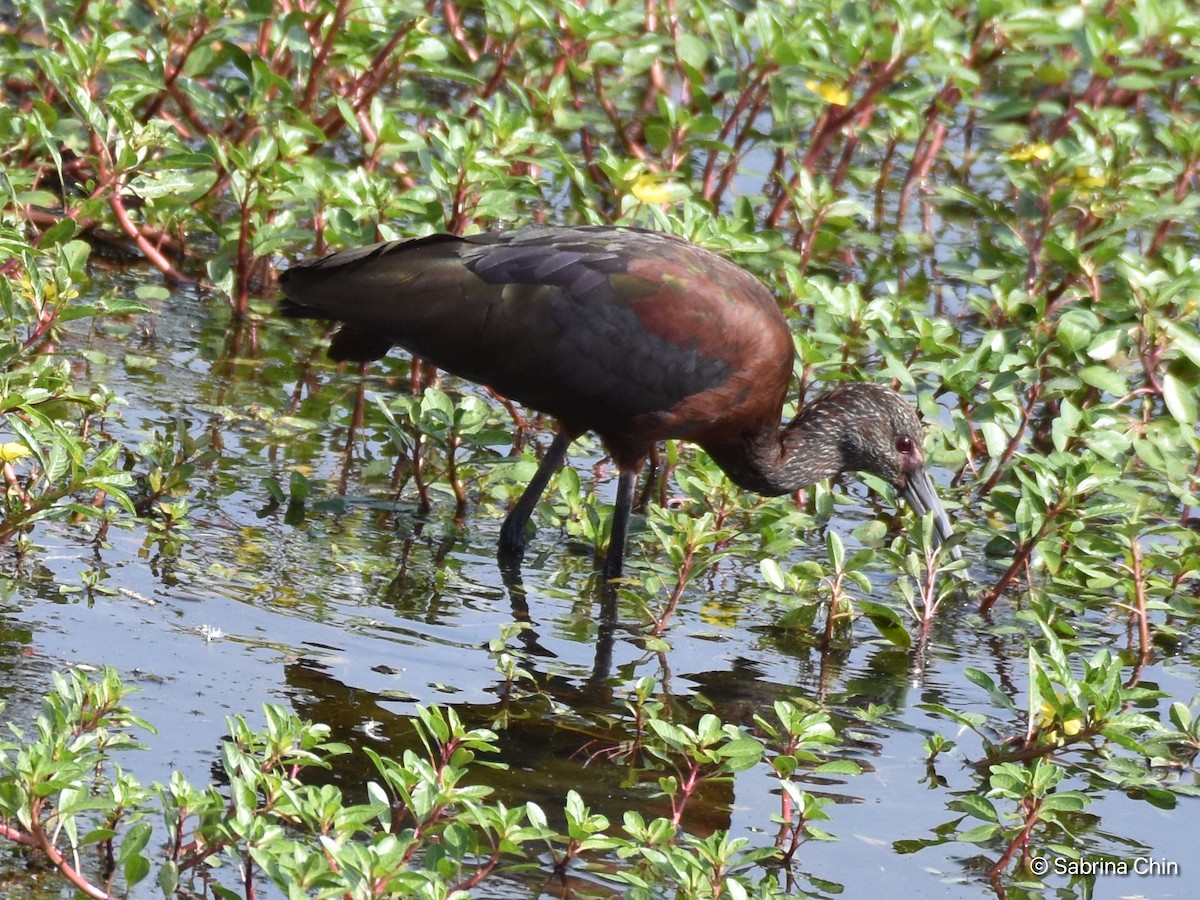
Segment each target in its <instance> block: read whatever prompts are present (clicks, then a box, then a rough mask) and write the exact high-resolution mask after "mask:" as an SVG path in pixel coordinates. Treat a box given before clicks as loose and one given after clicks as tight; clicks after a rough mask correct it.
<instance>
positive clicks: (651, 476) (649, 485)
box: [634, 444, 660, 513]
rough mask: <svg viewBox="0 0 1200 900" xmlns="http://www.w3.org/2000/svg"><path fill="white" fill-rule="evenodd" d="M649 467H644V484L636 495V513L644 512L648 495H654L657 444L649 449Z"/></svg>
mask: <svg viewBox="0 0 1200 900" xmlns="http://www.w3.org/2000/svg"><path fill="white" fill-rule="evenodd" d="M649 460H650V465H648V466H646V482H645V484H643V485H642V491H641V493H640V494H638V499H637V505H636V506H635V507H634V509H636V510H637V511H638V512H640V513H642V512H645V511H646V507H647V506H648V505H649V503H650V495H651V494H652V493H654V483H655V481H657V480H658V475H659V472H660V468H659V456H658V444H655V445H654V446H653V447H651V448H650V456H649Z"/></svg>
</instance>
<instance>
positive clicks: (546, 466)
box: [500, 431, 574, 556]
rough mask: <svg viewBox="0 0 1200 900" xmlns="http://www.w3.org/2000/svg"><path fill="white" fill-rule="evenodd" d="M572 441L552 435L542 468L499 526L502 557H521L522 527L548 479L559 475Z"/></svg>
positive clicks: (523, 547) (562, 435)
mask: <svg viewBox="0 0 1200 900" xmlns="http://www.w3.org/2000/svg"><path fill="white" fill-rule="evenodd" d="M572 440H574V438H573V437H572V436H571V435H570V434H568V433H567V432H566V431H559V432H558V433H557V434H555V435H554V440H553V441H551V443H550V448H549V449H548V450H547V451H546V455H545V456H544V457H542V462H541V465H539V466H538V468H537V471H536V472H534V473H533V478H532V479H530V482H529V484H528V486H527V487H526V488H525V493H523V494H522V495H521V499H520V500H518V501H517V505H516V506H514V507H513V510H512V512H510V513H509V514H508V517H507V518H506V519H505V520H504V524H503V525H501V526H500V555H501V556H506V555H512V554H514V553H520V552H521V551H522V550H524V549H525V523H526V522H528V521H529V517H530V516H531V515H532V514H533V508H534V507H535V506H537V504H538V501H539V500H541V499H542V492H543V491H544V490H546V485H548V484H549V483H550V476H552V475H553V474H554V473H555V472H557V471H558V469H559V467H560V466H561V465H562V464H563V460H564V459H566V458H567V448H569V447H570V446H571V441H572Z"/></svg>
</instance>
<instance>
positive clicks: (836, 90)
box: [804, 78, 850, 106]
mask: <svg viewBox="0 0 1200 900" xmlns="http://www.w3.org/2000/svg"><path fill="white" fill-rule="evenodd" d="M804 86H805V87H806V88H808V89H809V90H810V91H812V92H813V93H814V94H816V95H817V96H818V97H820V98H821V99H822V100H824V101H825V102H826V103H829V104H832V105H833V106H848V105H849V103H850V92H849V91H848V90H846V89H845V88H844V87H839V86H838V85H836V84H834V83H833V82H832V81H817V79H815V78H810V79H808V81H806V82H804Z"/></svg>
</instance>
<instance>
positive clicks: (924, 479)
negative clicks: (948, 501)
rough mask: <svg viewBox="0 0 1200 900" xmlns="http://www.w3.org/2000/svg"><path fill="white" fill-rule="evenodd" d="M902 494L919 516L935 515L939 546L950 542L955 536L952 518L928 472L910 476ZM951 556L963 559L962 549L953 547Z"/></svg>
mask: <svg viewBox="0 0 1200 900" xmlns="http://www.w3.org/2000/svg"><path fill="white" fill-rule="evenodd" d="M900 493H901V494H902V495H903V496H904V499H905V500H906V501H908V505H909V506H911V507H912V508H913V509H915V510H916V511H917V514H918V515H922V516H923V515H925V513H927V512H931V513H933V531H934V537H935V538H936V539H937V543H938V545H939V546H940V545H941V544H944V543H945V542H946V541H948V540H950V536H951V535H952V534H954V529H953V528H952V527H951V526H950V516H948V515H947V514H946V508H945V507H944V506H942V501H941V500H939V499H938V495H937V491H936V490H935V489H934V487H933V482H932V481H930V480H929V473H928V472H926V471H925V470H924V469H923V468H922V469H917V471H915V472H913V473H912V474H910V475H909V476H908V478H907V480H906V481H905V484H904V488H903V489H902V490H901V491H900ZM950 556H951V557H952V558H953V559H962V549H961V548H959V547H951V548H950Z"/></svg>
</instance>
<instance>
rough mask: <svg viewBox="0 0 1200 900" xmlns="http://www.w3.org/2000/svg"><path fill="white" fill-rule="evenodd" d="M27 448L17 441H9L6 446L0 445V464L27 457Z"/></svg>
mask: <svg viewBox="0 0 1200 900" xmlns="http://www.w3.org/2000/svg"><path fill="white" fill-rule="evenodd" d="M29 455H30V453H29V448H28V447H26V446H25V445H24V444H22V443H20V442H18V441H9V442H8V443H6V444H0V462H6V463H10V462H16V461H17V460H18V459H22V458H24V457H26V456H29Z"/></svg>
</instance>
